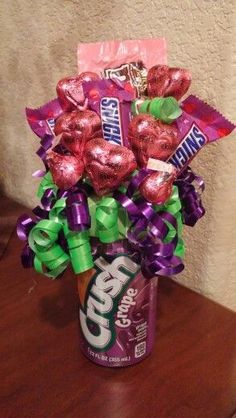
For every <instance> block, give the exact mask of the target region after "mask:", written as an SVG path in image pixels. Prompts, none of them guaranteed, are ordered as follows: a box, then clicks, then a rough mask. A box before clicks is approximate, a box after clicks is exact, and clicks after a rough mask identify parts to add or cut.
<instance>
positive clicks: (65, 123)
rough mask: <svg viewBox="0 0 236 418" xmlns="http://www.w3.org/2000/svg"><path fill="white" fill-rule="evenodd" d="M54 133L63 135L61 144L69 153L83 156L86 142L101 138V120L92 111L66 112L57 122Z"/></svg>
mask: <svg viewBox="0 0 236 418" xmlns="http://www.w3.org/2000/svg"><path fill="white" fill-rule="evenodd" d="M54 132H55V135H60V134H63V135H62V139H61V142H62V143H63V145H65V147H66V148H67V149H68V150H69V151H71V152H72V153H74V154H76V155H81V153H82V152H83V148H84V143H85V142H86V141H88V140H90V139H92V138H97V137H101V135H102V130H101V119H100V117H99V116H98V115H97V113H96V112H93V111H92V110H84V111H83V112H81V111H80V110H74V111H73V112H70V113H69V112H66V113H64V114H63V115H61V116H60V117H59V118H58V119H57V120H56V124H55V128H54Z"/></svg>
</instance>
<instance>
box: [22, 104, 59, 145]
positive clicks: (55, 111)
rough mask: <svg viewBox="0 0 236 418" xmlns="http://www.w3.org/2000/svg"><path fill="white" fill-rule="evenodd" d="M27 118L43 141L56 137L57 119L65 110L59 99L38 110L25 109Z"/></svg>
mask: <svg viewBox="0 0 236 418" xmlns="http://www.w3.org/2000/svg"><path fill="white" fill-rule="evenodd" d="M25 113H26V118H27V121H28V124H29V126H30V128H31V129H32V131H33V132H34V133H35V134H36V135H37V136H38V137H39V138H41V139H44V138H47V137H54V126H55V121H56V119H57V118H58V117H59V116H60V115H62V113H63V110H62V108H61V105H60V103H59V100H58V99H54V100H52V101H51V102H49V103H46V104H45V105H43V106H41V107H39V108H38V109H29V108H26V109H25Z"/></svg>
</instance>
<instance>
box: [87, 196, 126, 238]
mask: <svg viewBox="0 0 236 418" xmlns="http://www.w3.org/2000/svg"><path fill="white" fill-rule="evenodd" d="M88 206H89V213H90V217H91V227H90V230H89V234H90V236H91V237H97V238H98V239H99V240H100V241H101V242H103V243H107V244H108V243H111V242H114V241H117V240H120V239H124V238H126V236H127V232H128V229H129V226H130V221H129V218H128V214H127V212H126V211H125V210H124V209H123V208H122V206H121V205H120V204H119V202H117V201H116V200H115V199H114V198H113V197H103V198H99V197H97V196H92V197H89V198H88Z"/></svg>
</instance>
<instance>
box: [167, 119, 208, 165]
mask: <svg viewBox="0 0 236 418" xmlns="http://www.w3.org/2000/svg"><path fill="white" fill-rule="evenodd" d="M206 142H207V138H206V136H205V135H204V134H203V133H202V131H200V129H199V127H198V126H197V125H195V124H193V125H192V127H191V129H190V130H189V132H188V133H187V135H185V137H184V139H183V141H182V142H181V143H180V144H179V145H178V148H177V149H176V150H175V152H174V154H172V155H171V157H170V158H169V159H168V163H171V164H173V165H174V166H175V167H176V168H178V169H181V168H182V167H184V166H185V165H186V164H187V163H188V162H189V160H192V158H193V157H194V156H195V154H197V152H198V151H199V150H200V148H202V147H203V145H204V144H206Z"/></svg>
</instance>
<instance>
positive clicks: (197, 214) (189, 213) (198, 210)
mask: <svg viewBox="0 0 236 418" xmlns="http://www.w3.org/2000/svg"><path fill="white" fill-rule="evenodd" d="M175 184H176V185H177V186H178V189H179V196H180V200H181V203H182V214H183V222H184V224H185V225H188V226H194V225H195V224H196V222H197V221H198V220H199V219H201V218H202V217H203V215H204V214H205V208H204V207H203V205H202V201H201V194H202V192H203V191H204V189H205V184H204V181H203V179H202V177H200V176H197V175H196V174H195V173H194V172H193V171H192V170H191V168H190V167H187V169H186V170H185V171H183V173H182V174H181V175H180V176H179V177H178V179H177V180H176V182H175ZM195 185H196V186H197V189H196V188H195Z"/></svg>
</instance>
